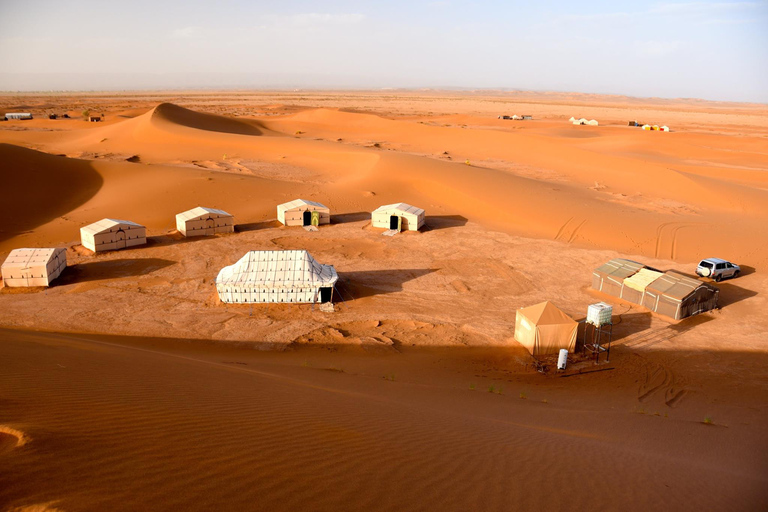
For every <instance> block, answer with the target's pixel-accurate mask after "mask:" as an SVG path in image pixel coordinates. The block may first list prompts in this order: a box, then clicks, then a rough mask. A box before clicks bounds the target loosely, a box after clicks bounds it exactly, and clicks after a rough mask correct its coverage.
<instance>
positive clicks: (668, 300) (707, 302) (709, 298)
mask: <svg viewBox="0 0 768 512" xmlns="http://www.w3.org/2000/svg"><path fill="white" fill-rule="evenodd" d="M719 294H720V290H719V289H718V288H717V287H715V286H712V285H711V284H708V283H704V282H702V281H699V280H698V279H693V278H692V277H687V276H684V275H682V274H678V273H677V272H672V271H670V272H666V273H664V274H663V275H662V276H660V277H659V278H658V279H656V280H655V281H653V282H652V283H650V284H648V286H646V288H645V295H644V297H643V302H642V305H643V306H645V307H647V308H648V309H650V310H651V311H653V312H655V313H659V314H660V315H666V316H669V317H672V318H674V319H675V320H681V319H683V318H686V317H689V316H693V315H696V314H698V313H702V312H704V311H709V310H711V309H715V308H716V307H717V297H718V295H719Z"/></svg>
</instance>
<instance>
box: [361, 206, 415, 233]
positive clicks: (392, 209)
mask: <svg viewBox="0 0 768 512" xmlns="http://www.w3.org/2000/svg"><path fill="white" fill-rule="evenodd" d="M424 218H425V213H424V210H422V209H421V208H417V207H415V206H411V205H409V204H406V203H395V204H385V205H384V206H379V207H378V208H376V209H375V210H373V213H371V225H372V226H373V227H375V228H384V229H394V230H397V231H418V230H419V229H420V228H421V227H422V226H423V225H424Z"/></svg>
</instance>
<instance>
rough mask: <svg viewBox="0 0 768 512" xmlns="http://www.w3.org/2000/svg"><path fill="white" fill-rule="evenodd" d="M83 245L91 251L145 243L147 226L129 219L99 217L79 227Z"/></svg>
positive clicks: (109, 249) (113, 249) (123, 247)
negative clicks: (95, 220)
mask: <svg viewBox="0 0 768 512" xmlns="http://www.w3.org/2000/svg"><path fill="white" fill-rule="evenodd" d="M80 241H81V243H82V244H83V247H85V248H86V249H90V250H92V251H93V252H101V251H115V250H117V249H125V248H126V247H134V246H136V245H144V244H146V243H147V228H145V227H144V226H142V225H141V224H136V223H135V222H131V221H129V220H117V219H101V220H100V221H98V222H94V223H93V224H89V225H88V226H85V227H83V228H80Z"/></svg>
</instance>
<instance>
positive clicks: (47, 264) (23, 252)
mask: <svg viewBox="0 0 768 512" xmlns="http://www.w3.org/2000/svg"><path fill="white" fill-rule="evenodd" d="M66 267H67V251H66V250H64V249H61V248H58V249H14V250H13V251H11V254H9V255H8V257H7V258H6V259H5V262H4V263H3V266H2V276H3V283H4V284H5V286H8V287H11V286H50V284H51V281H53V280H54V279H56V278H57V277H59V275H61V273H62V271H63V270H64V269H65V268H66Z"/></svg>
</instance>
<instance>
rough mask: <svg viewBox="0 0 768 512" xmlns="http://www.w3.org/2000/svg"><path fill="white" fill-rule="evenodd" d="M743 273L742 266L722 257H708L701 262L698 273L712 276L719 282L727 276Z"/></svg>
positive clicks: (702, 275)
mask: <svg viewBox="0 0 768 512" xmlns="http://www.w3.org/2000/svg"><path fill="white" fill-rule="evenodd" d="M739 273H741V267H739V266H738V265H735V264H733V263H731V262H730V261H725V260H721V259H720V258H706V259H703V260H701V261H700V262H699V266H698V267H696V274H697V275H700V276H701V277H711V278H712V279H714V280H715V281H717V282H718V283H719V282H720V281H721V280H722V279H723V278H726V277H737V276H738V275H739Z"/></svg>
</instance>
